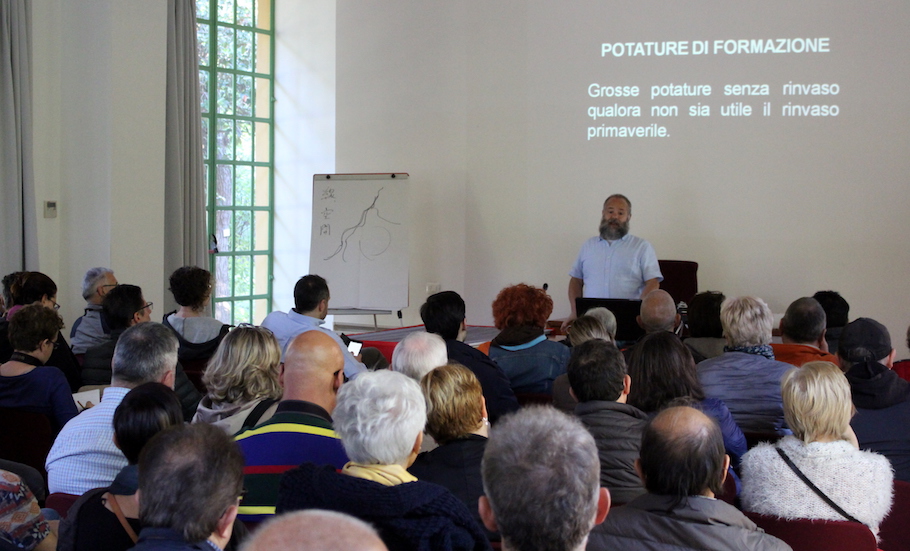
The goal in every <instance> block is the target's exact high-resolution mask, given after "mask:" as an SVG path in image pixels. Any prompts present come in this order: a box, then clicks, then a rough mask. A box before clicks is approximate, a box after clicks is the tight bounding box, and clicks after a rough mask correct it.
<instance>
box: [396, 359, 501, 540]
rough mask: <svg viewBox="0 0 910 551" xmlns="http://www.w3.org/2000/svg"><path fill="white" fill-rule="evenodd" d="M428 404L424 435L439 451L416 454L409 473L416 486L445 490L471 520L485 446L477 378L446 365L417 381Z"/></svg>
mask: <svg viewBox="0 0 910 551" xmlns="http://www.w3.org/2000/svg"><path fill="white" fill-rule="evenodd" d="M420 389H421V390H422V391H423V396H424V398H426V401H427V426H426V431H427V432H428V433H429V434H430V436H432V437H433V439H434V440H436V442H437V443H438V444H439V447H438V448H436V449H434V450H432V451H429V452H424V453H421V454H420V455H418V456H417V459H416V460H415V461H414V464H413V465H411V467H410V468H409V469H408V470H409V471H410V472H411V474H413V475H414V476H416V477H417V478H418V480H423V481H425V482H433V483H435V484H439V485H440V486H444V487H446V488H448V489H449V491H451V492H452V493H453V494H455V497H457V498H458V499H460V500H461V501H462V502H463V503H464V504H465V505H467V507H468V509H469V510H470V511H471V513H472V514H473V515H474V519H475V520H477V522H478V525H480V526H483V524H482V523H481V522H480V515H479V513H478V512H477V499H478V498H479V497H480V496H482V495H483V480H482V479H481V476H480V462H481V460H482V459H483V450H484V448H485V447H486V444H487V436H488V432H487V431H488V428H489V423H488V422H487V406H486V402H485V401H484V398H483V393H482V392H481V388H480V382H479V381H478V380H477V377H476V376H474V374H473V373H472V372H471V371H470V370H469V369H468V368H466V367H464V366H463V365H461V364H459V363H456V362H450V363H447V364H446V365H444V366H442V367H437V368H436V369H434V370H432V371H430V372H429V373H427V374H426V375H424V376H423V379H421V381H420Z"/></svg>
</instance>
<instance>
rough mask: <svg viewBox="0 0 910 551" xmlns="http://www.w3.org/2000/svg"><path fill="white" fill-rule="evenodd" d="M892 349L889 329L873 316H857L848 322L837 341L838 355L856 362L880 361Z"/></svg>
mask: <svg viewBox="0 0 910 551" xmlns="http://www.w3.org/2000/svg"><path fill="white" fill-rule="evenodd" d="M891 350H892V348H891V335H890V334H889V333H888V329H887V328H886V327H885V326H884V325H882V324H880V323H879V322H877V321H875V320H874V319H871V318H857V319H855V320H853V321H851V322H850V323H848V324H847V325H846V327H844V330H843V331H842V332H841V334H840V339H839V340H838V343H837V355H838V356H840V357H841V358H843V359H845V360H847V361H850V362H854V363H859V362H868V361H878V360H880V359H882V358H884V357H885V356H887V355H888V354H890V353H891Z"/></svg>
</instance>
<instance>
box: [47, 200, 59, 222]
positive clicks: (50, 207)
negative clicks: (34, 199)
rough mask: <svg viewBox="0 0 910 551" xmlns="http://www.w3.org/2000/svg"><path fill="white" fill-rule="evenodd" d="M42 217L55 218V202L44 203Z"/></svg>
mask: <svg viewBox="0 0 910 551" xmlns="http://www.w3.org/2000/svg"><path fill="white" fill-rule="evenodd" d="M44 217H45V218H57V201H45V202H44Z"/></svg>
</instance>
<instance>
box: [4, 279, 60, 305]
mask: <svg viewBox="0 0 910 551" xmlns="http://www.w3.org/2000/svg"><path fill="white" fill-rule="evenodd" d="M10 298H12V299H13V300H12V304H11V306H25V305H26V304H32V303H34V302H41V303H42V304H44V305H45V306H47V307H48V308H54V305H55V304H56V302H55V300H56V298H57V284H56V283H54V280H52V279H51V278H49V277H47V276H46V275H44V274H42V273H41V272H19V277H17V278H16V279H15V280H14V281H13V282H12V283H11V284H10Z"/></svg>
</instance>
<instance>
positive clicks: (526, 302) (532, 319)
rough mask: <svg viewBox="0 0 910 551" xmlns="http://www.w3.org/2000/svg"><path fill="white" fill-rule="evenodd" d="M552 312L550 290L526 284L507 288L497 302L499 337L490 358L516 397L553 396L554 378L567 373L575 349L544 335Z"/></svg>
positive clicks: (494, 340)
mask: <svg viewBox="0 0 910 551" xmlns="http://www.w3.org/2000/svg"><path fill="white" fill-rule="evenodd" d="M551 313H553V299H552V298H550V296H549V295H547V293H546V291H544V290H543V289H538V288H537V287H533V286H531V285H526V284H524V283H519V284H518V285H513V286H511V287H506V288H505V289H503V290H502V291H500V292H499V294H498V295H497V296H496V300H494V301H493V321H494V323H495V324H496V328H497V329H499V335H497V336H496V338H494V339H493V342H492V343H491V346H490V357H491V358H493V359H494V360H495V361H496V363H498V364H499V367H501V368H502V370H503V371H504V372H505V374H506V376H508V378H509V383H510V384H511V386H512V390H513V391H515V393H516V394H552V393H553V379H555V378H556V377H558V376H560V375H562V374H563V373H565V372H566V365H567V364H568V363H569V355H570V354H571V352H572V351H571V349H570V348H568V347H566V346H563V345H561V344H559V343H557V342H554V341H551V340H548V339H547V336H546V335H545V334H544V327H546V324H547V318H549V317H550V314H551Z"/></svg>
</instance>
